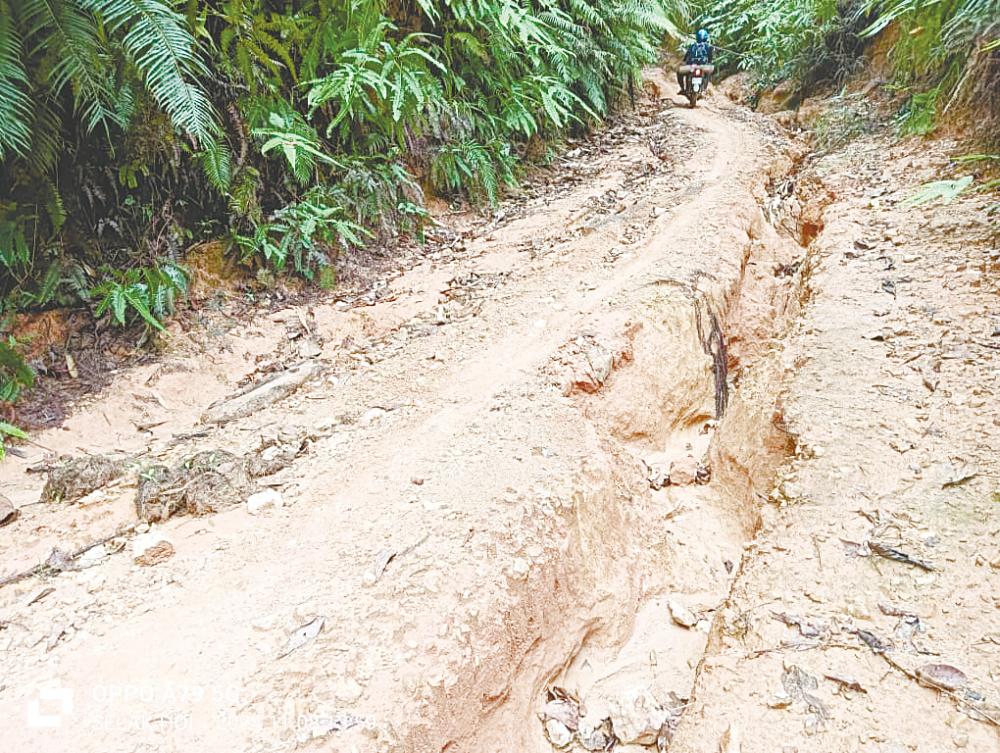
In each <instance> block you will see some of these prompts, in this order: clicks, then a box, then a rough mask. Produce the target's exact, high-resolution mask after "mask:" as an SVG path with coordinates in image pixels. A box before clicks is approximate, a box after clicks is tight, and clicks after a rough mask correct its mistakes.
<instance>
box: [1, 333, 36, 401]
mask: <svg viewBox="0 0 1000 753" xmlns="http://www.w3.org/2000/svg"><path fill="white" fill-rule="evenodd" d="M34 383H35V372H34V371H32V369H31V367H30V366H28V364H27V363H26V362H25V360H24V357H23V356H22V355H21V353H20V351H19V349H18V342H17V340H16V339H14V336H13V335H8V336H7V337H6V338H0V403H13V402H15V401H16V400H17V398H18V397H20V395H21V392H22V391H23V390H25V389H27V388H29V387H32V386H33V385H34Z"/></svg>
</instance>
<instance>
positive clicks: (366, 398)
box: [0, 75, 839, 753]
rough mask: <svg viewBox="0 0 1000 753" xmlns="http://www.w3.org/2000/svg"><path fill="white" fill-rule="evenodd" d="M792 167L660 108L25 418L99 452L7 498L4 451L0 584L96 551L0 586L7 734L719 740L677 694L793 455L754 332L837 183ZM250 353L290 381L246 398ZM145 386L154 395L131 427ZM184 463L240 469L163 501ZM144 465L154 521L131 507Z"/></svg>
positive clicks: (787, 320) (700, 675) (762, 127)
mask: <svg viewBox="0 0 1000 753" xmlns="http://www.w3.org/2000/svg"><path fill="white" fill-rule="evenodd" d="M653 80H654V84H655V81H657V80H659V79H658V78H657V77H656V76H655V75H654V76H653ZM652 88H653V89H654V90H656V89H657V88H658V87H657V86H656V85H654V86H653V87H652ZM801 156H802V154H801V148H800V147H798V146H796V145H794V144H793V143H792V142H790V141H789V140H788V138H787V137H786V136H784V135H782V133H781V132H780V131H779V130H778V129H777V128H776V127H775V126H774V125H773V124H772V123H771V122H770V121H768V120H766V119H764V118H759V117H757V116H755V115H752V114H750V113H748V112H747V111H746V110H744V109H742V108H739V107H736V106H734V105H732V104H729V103H727V102H726V101H725V100H724V99H723V98H721V97H715V98H714V99H713V100H712V101H711V103H710V104H709V105H708V106H707V107H705V108H703V109H699V110H697V111H689V110H686V109H681V108H679V107H677V106H675V105H674V104H673V103H671V102H670V101H669V100H668V99H665V98H659V97H657V96H652V97H650V98H648V99H646V100H644V101H643V103H642V105H641V106H640V108H639V111H638V112H637V113H636V114H634V115H632V116H630V117H629V118H628V119H626V120H625V121H623V122H621V123H619V124H617V125H616V126H615V127H613V128H612V129H611V130H610V131H608V132H606V133H605V134H602V135H600V136H598V137H595V140H594V141H592V142H585V143H583V144H581V145H579V146H578V147H577V148H576V149H574V150H572V151H570V152H569V153H567V155H566V156H565V157H564V158H563V163H564V164H563V174H564V175H565V176H566V178H565V180H559V179H557V180H555V181H553V183H552V184H551V185H550V186H549V187H548V188H546V189H543V190H538V191H537V192H536V193H535V194H534V195H533V196H529V197H528V198H526V199H525V200H523V201H521V202H517V203H514V204H512V205H511V206H510V207H508V208H506V209H505V210H504V211H502V212H500V213H499V214H498V215H497V217H496V218H495V219H494V220H493V222H492V223H491V224H490V225H489V226H487V227H484V228H480V229H479V230H478V231H477V232H474V233H465V234H462V233H461V232H457V231H455V230H453V229H449V228H448V226H447V224H446V225H445V226H444V228H442V230H440V231H439V235H440V237H439V239H438V241H437V242H436V243H434V244H432V245H431V246H430V247H428V249H427V250H426V251H425V255H424V256H423V257H422V258H420V259H418V260H417V262H416V263H415V264H414V265H413V266H412V267H411V268H409V269H408V270H405V271H403V272H401V273H400V274H399V275H398V276H395V277H393V278H391V279H388V280H387V281H386V282H385V284H384V285H383V286H382V287H380V288H377V290H378V291H380V292H378V295H375V296H373V298H372V300H371V301H369V302H370V303H372V305H371V306H367V307H365V308H357V309H354V308H347V307H345V306H343V305H339V306H338V305H334V304H329V305H322V306H316V307H314V308H313V309H312V310H309V311H301V310H298V311H296V310H292V311H288V312H279V315H278V316H272V317H269V318H266V319H265V320H264V321H262V322H257V323H254V324H253V325H252V326H251V327H249V328H248V329H247V330H245V331H240V332H232V333H229V334H227V335H226V336H225V338H224V340H223V341H224V342H225V347H223V348H220V349H219V351H218V352H217V353H216V354H215V356H214V358H213V359H209V360H208V361H207V363H212V364H213V366H212V367H210V368H207V369H204V371H203V372H202V373H198V372H197V371H195V372H192V371H191V368H192V365H193V364H197V363H199V358H200V356H199V354H192V355H191V356H185V355H184V353H183V352H181V353H180V354H179V355H178V356H177V358H176V360H175V365H176V366H177V368H176V370H173V369H171V370H167V371H153V372H152V373H149V372H143V373H142V374H132V375H123V376H122V378H121V379H120V380H118V383H117V384H118V386H117V387H115V386H113V387H112V388H111V391H110V392H109V394H108V395H106V396H104V397H102V398H100V399H98V400H97V401H95V403H94V404H93V405H89V406H86V407H84V408H83V409H81V411H80V414H79V415H80V416H81V418H79V419H78V421H79V422H78V423H77V424H74V425H71V426H70V431H69V432H62V433H60V432H50V433H49V434H47V435H44V436H40V437H39V438H38V439H39V442H40V443H41V444H45V445H47V446H50V447H54V448H55V449H58V450H62V451H64V452H65V451H70V450H72V449H73V448H74V447H81V446H82V447H85V448H86V449H87V451H88V452H89V453H91V454H96V453H108V452H117V453H118V455H119V456H120V457H121V458H123V460H122V471H121V473H120V474H116V478H115V479H114V480H112V481H111V482H110V483H108V484H105V485H104V486H102V487H101V488H98V489H95V490H86V492H85V494H84V495H83V499H82V500H78V501H77V502H76V503H75V504H66V503H58V502H57V503H53V502H49V503H46V504H45V505H34V504H32V503H34V502H35V501H36V499H37V495H38V494H39V493H40V492H41V483H42V481H41V480H40V479H39V477H38V476H37V475H25V474H24V473H23V466H22V467H19V468H13V469H12V468H11V467H8V468H5V469H4V470H3V474H4V476H3V481H2V482H3V483H4V486H5V489H10V490H11V496H12V498H13V499H15V502H17V503H20V504H23V505H24V507H23V508H22V515H21V516H20V518H19V519H18V520H17V521H16V522H15V523H14V524H13V526H12V527H11V528H8V529H5V530H12V531H14V534H13V535H12V536H8V537H7V538H6V540H7V541H8V542H13V541H17V540H18V538H19V537H20V542H21V543H20V545H17V544H14V543H5V544H4V547H3V552H2V554H3V557H4V567H5V570H6V571H7V572H11V573H17V572H25V571H26V570H28V569H29V568H31V567H32V566H34V565H37V564H38V563H39V562H42V561H44V560H45V558H46V557H47V556H48V555H49V552H50V551H51V550H52V549H53V548H54V547H58V548H60V549H62V550H64V551H66V552H69V553H70V554H74V553H76V552H78V551H80V550H83V549H85V548H86V545H88V544H90V543H93V542H95V541H102V540H105V539H107V541H105V543H103V544H102V545H101V549H100V551H97V552H96V553H95V552H94V550H88V551H85V552H83V554H82V555H81V556H79V557H76V558H75V559H72V560H70V561H65V562H62V563H61V564H60V562H55V563H53V562H52V561H51V560H50V561H49V566H48V567H47V568H43V569H42V570H40V571H37V572H36V573H35V574H33V575H31V576H29V577H27V578H21V579H19V580H17V581H16V582H15V583H12V584H10V585H8V586H6V587H5V588H4V589H3V590H2V591H0V599H2V606H3V610H4V611H3V624H4V628H5V629H4V631H3V633H2V634H0V635H4V638H5V645H6V649H7V650H6V651H5V653H4V658H3V663H4V679H3V683H2V688H0V701H2V704H3V706H4V708H5V710H6V711H7V713H8V715H9V717H10V718H18V719H20V718H22V717H23V716H24V714H25V711H24V710H25V709H28V714H29V719H28V722H27V723H26V724H20V723H19V724H14V725H11V726H10V727H8V729H7V731H6V732H5V738H7V739H6V742H7V743H8V748H9V749H11V750H53V751H54V750H65V749H69V748H73V749H76V750H81V751H95V752H96V751H101V752H102V753H111V752H112V751H138V750H157V751H168V750H171V751H172V750H178V751H180V750H185V751H188V750H202V751H235V750H245V751H278V750H294V749H303V750H343V751H407V752H411V751H412V752H416V751H444V750H447V751H454V752H456V753H457V752H458V751H470V752H472V751H475V752H477V753H490V752H492V751H524V752H525V753H527V752H528V751H539V753H541V752H542V751H548V750H552V748H553V746H556V747H565V748H568V747H569V746H573V747H574V748H575V749H584V750H610V749H615V750H636V751H638V750H641V749H646V750H648V749H659V750H661V751H663V750H666V749H667V748H668V747H670V746H671V745H672V744H673V743H674V742H675V740H676V741H678V742H677V744H678V746H681V745H686V746H688V747H687V748H684V749H690V750H696V749H697V750H708V749H715V747H717V745H718V743H717V741H716V740H715V739H713V740H711V741H709V742H708V743H706V746H705V747H701V746H700V745H699V744H692V743H691V740H692V739H697V735H698V732H697V730H698V729H699V724H700V722H698V721H697V719H704V718H705V714H704V707H699V715H698V716H697V718H696V719H695V720H694V721H692V719H691V715H690V714H689V709H690V708H692V707H693V706H695V705H698V701H699V698H700V697H701V696H704V695H705V694H711V692H714V691H712V690H706V689H705V688H704V687H703V686H704V683H705V681H706V680H705V678H706V677H707V676H708V675H706V664H705V661H706V652H710V651H711V648H712V647H714V648H718V646H719V642H720V641H721V640H722V637H721V636H722V635H723V633H724V632H725V630H727V629H728V627H729V622H728V621H727V620H730V617H731V616H727V614H728V612H727V609H730V611H731V598H732V592H733V588H734V584H741V583H744V581H745V578H746V577H747V576H746V573H747V568H748V559H749V558H750V557H751V556H752V555H753V552H754V545H753V544H752V543H751V542H753V541H754V539H755V536H756V535H757V534H758V531H759V530H760V528H761V525H762V507H763V505H764V504H765V502H764V500H766V499H767V498H768V497H769V495H771V494H772V489H773V485H774V480H775V477H776V473H777V472H778V469H779V468H782V467H786V466H787V463H788V462H789V461H790V459H791V458H793V457H797V456H798V455H800V454H801V452H800V448H799V447H798V444H797V440H796V436H797V430H796V429H793V428H792V427H790V426H789V424H788V422H787V420H786V417H785V414H784V408H783V406H784V402H785V389H786V386H787V378H788V375H789V373H790V370H789V368H788V364H787V363H785V362H783V360H782V355H781V349H780V348H778V347H777V345H778V344H779V343H780V341H781V340H782V338H784V337H785V336H786V335H787V334H788V333H789V331H790V330H791V328H792V327H793V324H794V323H795V322H797V321H799V320H800V314H801V311H802V307H803V305H804V304H805V303H806V301H807V299H808V296H809V293H810V288H809V284H808V283H809V279H810V274H811V269H812V266H811V264H810V261H809V258H810V256H809V255H810V253H811V250H810V247H807V245H806V241H812V240H813V238H814V237H815V236H816V235H817V233H818V229H820V228H822V225H823V222H824V214H823V206H824V205H825V204H826V203H828V202H829V201H830V200H831V199H832V197H831V196H828V195H825V194H823V195H820V194H818V193H817V194H813V195H812V197H811V198H809V199H807V198H806V197H805V196H804V195H803V194H802V193H801V192H800V191H797V190H796V189H795V185H796V180H795V177H796V174H797V171H798V170H799V169H800V159H801ZM557 175H558V173H557ZM574 176H575V177H574ZM289 328H300V329H301V331H299V330H298V329H297V330H296V332H297V334H296V336H295V342H297V343H299V344H301V343H302V342H305V343H307V347H299V345H296V346H294V348H293V349H292V350H285V351H281V350H280V348H286V349H287V348H288V347H289V346H288V339H287V337H286V335H287V332H288V331H289ZM362 345H363V347H362ZM296 348H297V349H296ZM269 349H270V351H277V352H283V353H285V355H284V356H283V357H284V360H285V361H286V362H285V363H284V364H282V365H283V366H285V367H294V368H291V369H289V370H285V371H282V372H281V375H279V376H278V378H277V382H270V383H267V384H265V385H264V386H263V387H257V389H256V390H255V389H253V385H254V384H257V383H259V382H260V381H262V380H261V379H260V377H259V376H258V377H256V379H255V378H254V377H253V373H252V369H250V368H249V367H248V366H247V364H248V363H249V362H250V361H252V360H253V357H254V356H266V354H267V353H268V352H269ZM241 359H242V363H243V366H242V369H239V368H236V365H237V364H239V363H240V362H241ZM194 368H197V367H196V366H195V367H194ZM234 376H235V377H237V378H235V379H234ZM244 376H245V377H247V379H248V380H249V381H250V386H249V387H248V388H246V389H244V391H243V392H242V394H241V395H240V396H239V397H237V398H235V399H234V398H232V397H231V396H230V395H231V393H232V392H233V389H234V386H235V385H234V382H235V381H237V380H238V378H239V377H244ZM140 380H141V386H139V384H140ZM199 380H200V381H201V385H199V384H198V382H199ZM282 380H284V381H282ZM150 385H152V386H150ZM171 385H173V386H171ZM275 385H278V386H277V387H276V386H275ZM116 390H117V392H116ZM145 390H148V391H149V392H150V393H151V394H152V395H153V398H152V401H151V400H150V399H148V396H147V393H146V391H145ZM137 391H138V392H139V393H141V395H142V396H143V397H145V398H146V399H145V403H146V404H147V409H149V408H148V404H149V403H151V402H158V403H160V404H161V405H160V406H159V407H157V406H156V405H153V406H152V408H151V409H149V410H152V412H153V413H154V415H153V416H152V418H153V419H158V417H159V416H164V418H163V420H162V422H161V423H158V424H155V427H154V428H152V429H149V430H146V431H145V432H144V433H141V434H140V436H138V437H137V436H135V434H134V433H132V432H127V431H125V430H124V429H123V428H121V426H120V424H119V423H118V421H117V420H116V419H115V416H116V413H115V411H116V410H121V411H123V412H127V409H126V408H123V407H122V405H123V402H122V401H123V400H126V401H128V400H131V399H132V398H128V397H127V396H128V395H129V394H132V395H135V394H136V392H137ZM136 399H139V398H136ZM163 404H166V405H163ZM161 408H163V410H162V411H161V410H160V409H161ZM167 408H169V410H168V409H167ZM109 412H110V414H111V416H112V417H111V418H108V415H109ZM102 415H103V417H104V419H105V424H106V426H104V425H102V424H99V423H98V422H99V419H98V417H99V416H102ZM133 423H134V422H133ZM150 423H154V422H153V421H150ZM95 426H100V428H95ZM67 434H68V435H69V436H67ZM206 452H209V453H215V454H213V455H211V457H212V458H215V460H213V462H214V463H215V465H212V470H213V471H215V470H216V469H219V468H223V467H228V466H226V463H230V464H235V465H236V466H238V467H239V468H240V469H241V471H240V473H241V474H242V475H240V477H239V483H238V484H234V483H233V482H232V479H231V477H230V478H229V480H228V481H227V483H228V484H229V486H226V487H225V488H223V487H221V486H211V487H198V490H197V493H190V494H188V493H187V492H188V491H189V489H188V484H189V482H188V481H186V480H185V479H184V478H183V475H184V472H185V471H191V469H192V468H194V467H195V464H193V461H192V458H195V457H198V458H203V457H204V455H203V454H199V453H206ZM74 454H79V451H78V450H77V451H76V452H75V453H74ZM219 458H223V459H224V460H219ZM29 460H30V459H29ZM198 467H200V466H198ZM157 468H158V469H161V470H158V471H157V470H154V469H157ZM156 474H160V475H159V476H157V475H156ZM171 474H178V475H171ZM151 479H153V480H155V479H160V480H161V481H162V482H163V483H162V484H161V486H157V487H155V492H156V494H159V495H160V496H161V497H162V496H163V495H164V494H168V493H169V495H172V496H169V505H168V507H169V513H170V514H171V515H172V516H170V517H169V519H168V520H161V518H167V517H168V514H167V513H163V512H158V513H157V515H156V516H152V517H151V516H150V515H149V514H146V513H144V512H143V510H144V509H146V508H144V507H143V505H142V504H140V506H139V510H138V512H139V515H140V516H145V520H137V518H136V496H137V494H139V495H140V499H149V498H151V497H150V494H152V492H149V489H150V488H152V487H150V486H149V485H150V484H152V483H153V480H151ZM143 489H146V490H147V493H146V497H145V498H144V497H142V494H143V492H142V490H143ZM178 489H181V490H182V491H183V494H182V493H181V492H179V491H178ZM164 490H166V491H164ZM260 492H264V495H263V496H260V495H259V493H260ZM253 494H257V496H256V497H252V499H255V500H256V501H255V502H254V503H253V504H252V505H250V506H248V504H247V503H246V502H245V498H247V497H249V496H250V495H253ZM184 495H186V496H184ZM153 498H155V499H160V497H155V495H154V497H153ZM230 498H232V499H230ZM164 504H166V503H164ZM150 509H151V508H150ZM156 509H157V510H159V511H162V510H165V509H168V508H167V507H162V506H161V507H157V508H156ZM115 534H119V535H117V536H116V535H115ZM150 535H155V536H157V537H159V538H158V540H160V541H166V542H167V543H166V544H163V545H162V547H161V550H160V551H159V555H157V552H156V551H154V552H153V555H151V556H147V558H146V561H145V562H139V563H137V562H136V561H135V554H136V546H137V545H136V540H137V536H145V537H147V539H148V537H149V536H150ZM59 571H61V572H59ZM50 589H52V590H50ZM709 674H710V673H709ZM712 687H718V685H714V684H713V685H712ZM40 693H41V696H40ZM66 698H69V699H70V702H69V704H68V705H67V703H66V702H65V699H66ZM38 710H40V711H41V713H42V724H38V723H37V722H38V717H37V714H36V713H35V712H36V711H38ZM31 714H35V716H34V717H32V716H31ZM53 719H55V721H53ZM722 732H723V730H721V729H716V728H715V727H714V726H713V727H712V728H711V733H712V735H713V736H714V735H717V734H720V733H722ZM735 734H736V733H735V732H731V731H728V730H726V731H725V732H724V735H723V736H725V735H735ZM692 735H693V736H694V737H692ZM727 739H728V738H727ZM772 742H773V741H772ZM768 744H770V743H768ZM678 749H681V748H680V747H679V748H678ZM745 749H746V750H756V749H758V748H755V747H746V748H745ZM760 749H762V750H763V749H764V748H760ZM768 749H774V748H768ZM838 749H839V748H838ZM726 750H727V753H728V751H729V750H730V749H729V748H727V749H726ZM732 750H739V748H738V747H737V748H732Z"/></svg>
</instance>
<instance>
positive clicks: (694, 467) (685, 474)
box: [670, 455, 698, 486]
mask: <svg viewBox="0 0 1000 753" xmlns="http://www.w3.org/2000/svg"><path fill="white" fill-rule="evenodd" d="M697 481H698V461H697V460H695V459H694V458H693V457H691V456H690V455H688V456H687V457H683V458H680V459H678V460H675V461H674V462H672V463H671V464H670V484H671V486H690V485H691V484H693V483H695V482H697Z"/></svg>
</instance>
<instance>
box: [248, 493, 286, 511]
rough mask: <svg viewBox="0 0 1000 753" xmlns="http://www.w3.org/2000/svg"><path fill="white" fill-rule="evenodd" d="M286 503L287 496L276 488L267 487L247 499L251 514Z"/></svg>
mask: <svg viewBox="0 0 1000 753" xmlns="http://www.w3.org/2000/svg"><path fill="white" fill-rule="evenodd" d="M284 504H285V498H284V497H282V496H281V492H279V491H276V490H274V489H266V490H264V491H262V492H257V493H256V494H251V495H250V496H249V497H247V501H246V507H247V512H248V513H250V514H251V515H257V514H259V513H260V512H262V511H263V510H267V509H271V508H274V507H281V506H282V505H284Z"/></svg>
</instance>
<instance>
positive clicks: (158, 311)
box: [90, 263, 188, 332]
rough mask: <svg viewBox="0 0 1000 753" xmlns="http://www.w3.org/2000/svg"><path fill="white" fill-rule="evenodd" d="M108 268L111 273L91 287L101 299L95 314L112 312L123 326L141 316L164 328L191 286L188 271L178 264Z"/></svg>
mask: <svg viewBox="0 0 1000 753" xmlns="http://www.w3.org/2000/svg"><path fill="white" fill-rule="evenodd" d="M106 272H107V277H106V278H105V279H104V280H103V281H102V282H101V283H100V284H99V285H96V286H95V287H93V288H92V289H91V290H90V297H91V298H93V299H95V300H96V301H97V307H96V308H95V310H94V315H95V316H97V317H101V316H105V315H108V316H110V318H111V321H112V322H114V323H115V324H117V325H119V326H125V325H126V324H130V323H132V322H133V321H135V320H136V319H137V318H138V319H139V320H141V321H143V322H145V323H146V324H147V325H148V326H150V327H152V328H153V329H155V330H158V331H161V332H162V331H163V324H162V320H163V319H164V318H166V317H167V316H169V315H170V314H172V313H173V312H174V308H175V306H176V303H177V298H178V297H179V296H181V295H184V294H185V293H186V292H187V289H188V272H187V270H185V269H184V268H183V267H181V266H180V265H178V264H173V263H165V264H161V265H159V266H157V267H133V268H131V269H127V270H114V269H109V270H106Z"/></svg>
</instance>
